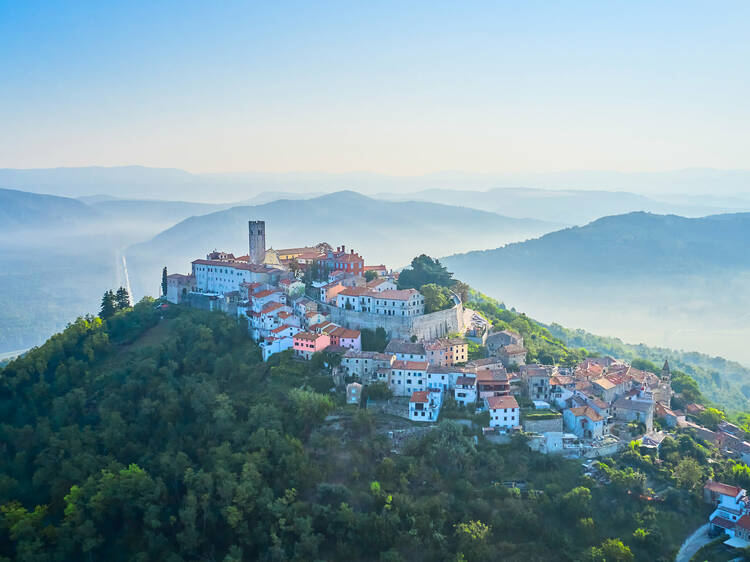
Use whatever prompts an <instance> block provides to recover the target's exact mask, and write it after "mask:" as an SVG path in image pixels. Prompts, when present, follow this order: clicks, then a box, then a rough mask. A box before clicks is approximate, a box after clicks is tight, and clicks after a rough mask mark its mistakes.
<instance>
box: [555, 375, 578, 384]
mask: <svg viewBox="0 0 750 562" xmlns="http://www.w3.org/2000/svg"><path fill="white" fill-rule="evenodd" d="M549 383H550V384H551V385H560V386H565V385H566V384H572V383H573V377H569V376H567V375H553V376H551V377H550V379H549Z"/></svg>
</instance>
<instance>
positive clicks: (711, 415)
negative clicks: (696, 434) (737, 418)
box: [697, 408, 724, 430]
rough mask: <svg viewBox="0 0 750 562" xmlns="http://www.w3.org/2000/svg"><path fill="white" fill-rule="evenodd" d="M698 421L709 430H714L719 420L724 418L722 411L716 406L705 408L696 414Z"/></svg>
mask: <svg viewBox="0 0 750 562" xmlns="http://www.w3.org/2000/svg"><path fill="white" fill-rule="evenodd" d="M697 417H698V422H699V423H700V424H701V425H703V426H705V427H707V428H708V429H711V430H716V427H717V426H718V425H719V422H721V421H723V420H724V412H722V411H721V410H717V409H716V408H706V409H705V410H703V411H702V412H701V413H699V414H698V416H697Z"/></svg>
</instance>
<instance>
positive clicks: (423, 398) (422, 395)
mask: <svg viewBox="0 0 750 562" xmlns="http://www.w3.org/2000/svg"><path fill="white" fill-rule="evenodd" d="M429 395H430V393H429V392H428V391H427V390H415V391H414V392H412V393H411V399H410V400H409V402H424V403H425V404H426V403H427V402H429V401H430V399H429Z"/></svg>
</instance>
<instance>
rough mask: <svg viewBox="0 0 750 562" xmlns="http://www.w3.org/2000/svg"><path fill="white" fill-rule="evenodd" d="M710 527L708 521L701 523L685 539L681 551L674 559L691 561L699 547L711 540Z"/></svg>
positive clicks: (678, 561) (682, 561) (677, 561)
mask: <svg viewBox="0 0 750 562" xmlns="http://www.w3.org/2000/svg"><path fill="white" fill-rule="evenodd" d="M708 528H709V524H708V523H706V524H705V525H701V526H700V527H698V529H697V530H696V531H695V532H694V533H693V534H692V535H690V536H689V537H688V538H686V539H685V542H684V543H682V546H681V547H680V551H679V552H678V553H677V558H675V559H674V560H675V562H690V559H691V558H692V557H693V555H694V554H695V553H696V552H698V549H699V548H700V547H702V546H703V545H704V544H706V543H707V542H709V541H710V540H711V538H710V537H709V536H708Z"/></svg>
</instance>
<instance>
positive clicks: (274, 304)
mask: <svg viewBox="0 0 750 562" xmlns="http://www.w3.org/2000/svg"><path fill="white" fill-rule="evenodd" d="M283 306H284V305H283V304H281V303H280V302H271V303H268V304H267V305H266V306H264V307H263V310H261V311H260V313H261V314H268V313H269V312H273V311H274V310H278V309H279V308H281V307H283Z"/></svg>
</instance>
